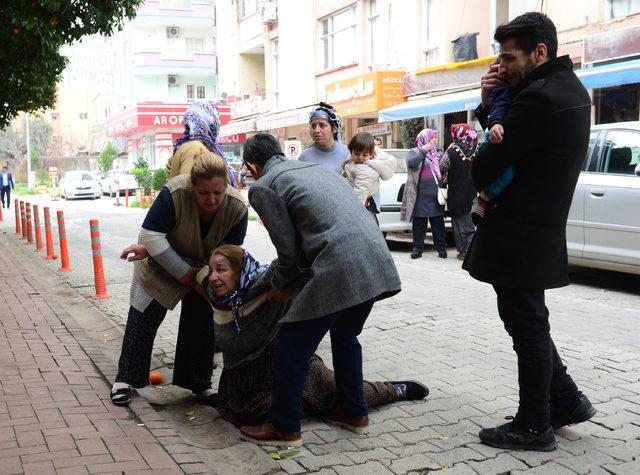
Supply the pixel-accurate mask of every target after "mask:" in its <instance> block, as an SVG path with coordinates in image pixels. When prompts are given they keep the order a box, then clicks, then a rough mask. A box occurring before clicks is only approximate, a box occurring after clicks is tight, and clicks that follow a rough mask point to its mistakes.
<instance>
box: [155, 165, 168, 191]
mask: <svg viewBox="0 0 640 475" xmlns="http://www.w3.org/2000/svg"><path fill="white" fill-rule="evenodd" d="M168 179H169V172H168V171H167V169H166V168H159V169H158V170H156V171H154V172H153V177H152V178H151V187H152V188H153V189H154V190H159V189H161V188H162V187H163V186H164V184H165V183H166V182H167V180H168Z"/></svg>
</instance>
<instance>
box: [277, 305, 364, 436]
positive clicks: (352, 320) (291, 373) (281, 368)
mask: <svg viewBox="0 0 640 475" xmlns="http://www.w3.org/2000/svg"><path fill="white" fill-rule="evenodd" d="M374 302H375V299H372V300H368V301H366V302H363V303H361V304H358V305H354V306H353V307H349V308H346V309H344V310H341V311H339V312H336V313H332V314H330V315H327V316H324V317H320V318H314V319H312V320H304V321H302V322H290V323H283V324H282V326H281V327H280V330H279V331H278V337H277V338H278V339H277V344H276V355H275V362H274V371H273V372H274V374H273V389H272V393H271V407H270V408H269V415H268V419H269V420H270V421H271V422H273V423H274V424H275V425H276V426H277V427H278V428H279V429H280V430H283V431H285V432H298V431H300V418H301V417H302V415H303V405H302V393H303V390H304V384H305V378H306V375H307V372H308V370H309V358H311V356H312V355H313V353H314V352H315V351H316V348H318V344H319V343H320V341H321V340H322V338H323V337H324V336H325V335H326V334H327V332H329V334H330V335H331V355H332V357H333V370H334V372H335V381H336V395H337V399H338V404H339V406H340V409H342V411H343V412H344V413H345V414H347V415H349V416H366V415H367V414H368V412H369V409H368V406H367V401H366V400H365V396H364V383H363V379H362V347H361V346H360V342H359V341H358V335H360V333H361V332H362V327H363V326H364V323H365V321H366V320H367V317H368V316H369V313H370V312H371V308H372V307H373V304H374Z"/></svg>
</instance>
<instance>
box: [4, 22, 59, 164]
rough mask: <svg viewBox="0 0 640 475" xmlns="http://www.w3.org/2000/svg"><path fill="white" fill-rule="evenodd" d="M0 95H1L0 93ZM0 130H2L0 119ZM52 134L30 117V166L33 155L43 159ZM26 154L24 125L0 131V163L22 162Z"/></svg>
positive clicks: (38, 119)
mask: <svg viewBox="0 0 640 475" xmlns="http://www.w3.org/2000/svg"><path fill="white" fill-rule="evenodd" d="M1 35H2V33H0V36H1ZM0 54H1V53H0ZM2 81H3V79H0V82H2ZM0 94H2V91H0ZM0 110H1V106H0ZM0 113H1V112H0ZM0 129H2V123H1V119H0ZM52 134H53V127H52V126H51V124H49V122H47V121H46V120H44V119H43V118H41V117H34V116H31V117H30V118H29V136H30V138H31V158H32V162H31V163H32V164H33V158H34V156H35V154H38V157H45V156H46V155H47V152H48V150H49V145H50V143H51V135H52ZM26 154H27V142H26V140H25V136H24V125H23V127H22V128H20V129H18V130H16V129H14V128H13V127H7V128H5V129H4V130H0V161H2V162H9V163H17V162H19V161H21V160H23V159H24V157H25V156H26Z"/></svg>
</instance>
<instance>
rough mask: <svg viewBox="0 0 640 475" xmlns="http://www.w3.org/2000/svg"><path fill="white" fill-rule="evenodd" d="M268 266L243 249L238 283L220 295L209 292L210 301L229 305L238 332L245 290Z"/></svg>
mask: <svg viewBox="0 0 640 475" xmlns="http://www.w3.org/2000/svg"><path fill="white" fill-rule="evenodd" d="M268 268H269V266H266V265H262V264H260V263H259V262H258V261H257V260H256V259H255V258H254V257H253V256H252V255H251V254H249V253H248V252H247V251H244V258H243V259H242V271H241V272H240V284H239V285H238V286H237V287H236V288H235V289H233V290H231V291H229V292H227V293H226V294H224V295H223V296H222V297H217V296H213V294H209V295H210V296H211V298H212V301H213V302H212V303H214V304H217V305H221V306H225V307H229V308H230V309H231V310H232V311H233V321H234V323H235V324H236V331H237V332H238V333H240V330H241V328H240V307H242V306H243V305H244V304H245V296H246V291H247V290H248V289H249V288H250V287H251V286H252V285H253V283H254V282H255V281H256V280H257V279H258V277H260V276H261V275H262V274H263V273H264V272H265V271H266V270H267V269H268Z"/></svg>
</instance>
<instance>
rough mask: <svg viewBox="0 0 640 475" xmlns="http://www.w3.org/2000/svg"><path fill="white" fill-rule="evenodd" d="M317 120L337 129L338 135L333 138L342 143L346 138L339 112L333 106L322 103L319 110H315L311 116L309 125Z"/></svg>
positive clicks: (335, 134)
mask: <svg viewBox="0 0 640 475" xmlns="http://www.w3.org/2000/svg"><path fill="white" fill-rule="evenodd" d="M316 119H322V120H326V121H327V122H329V124H330V125H332V126H333V127H335V128H336V133H334V134H333V138H334V139H335V140H337V141H338V142H342V141H343V139H344V137H343V133H344V130H343V129H344V125H343V124H342V119H341V118H340V115H339V114H338V112H337V111H336V110H335V109H334V108H333V106H332V105H331V104H327V103H326V102H320V103H319V104H318V107H317V109H315V110H313V111H312V112H311V113H310V114H309V123H311V122H312V121H314V120H316Z"/></svg>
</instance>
